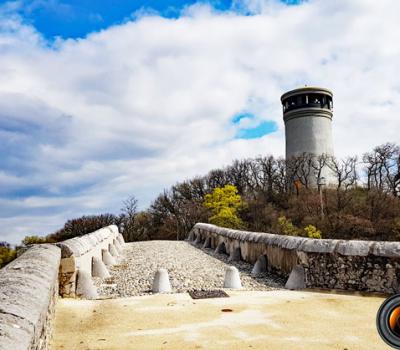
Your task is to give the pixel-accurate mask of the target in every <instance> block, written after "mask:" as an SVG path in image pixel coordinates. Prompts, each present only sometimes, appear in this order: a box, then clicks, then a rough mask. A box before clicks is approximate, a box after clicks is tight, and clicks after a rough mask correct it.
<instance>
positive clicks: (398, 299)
mask: <svg viewBox="0 0 400 350" xmlns="http://www.w3.org/2000/svg"><path fill="white" fill-rule="evenodd" d="M376 326H377V328H378V332H379V335H380V336H381V337H382V339H383V340H384V341H385V342H386V343H387V344H388V345H390V346H391V347H392V348H394V349H399V350H400V294H396V295H393V296H391V297H390V298H388V299H386V300H385V301H384V302H383V304H382V305H381V307H380V308H379V311H378V314H377V315H376Z"/></svg>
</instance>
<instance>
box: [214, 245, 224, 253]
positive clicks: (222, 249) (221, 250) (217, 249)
mask: <svg viewBox="0 0 400 350" xmlns="http://www.w3.org/2000/svg"><path fill="white" fill-rule="evenodd" d="M214 253H215V254H226V247H225V243H224V242H221V243H220V244H218V245H217V248H215V251H214Z"/></svg>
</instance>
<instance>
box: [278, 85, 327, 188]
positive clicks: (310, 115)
mask: <svg viewBox="0 0 400 350" xmlns="http://www.w3.org/2000/svg"><path fill="white" fill-rule="evenodd" d="M332 97H333V94H332V92H331V91H330V90H328V89H325V88H320V87H303V88H299V89H295V90H291V91H288V92H286V93H285V94H283V95H282V97H281V101H282V106H283V120H284V122H285V135H286V159H290V158H292V157H296V156H300V155H302V154H311V155H313V156H316V157H318V156H320V155H323V154H324V155H327V156H333V154H334V152H333V142H332V116H333V113H332V110H333V100H332ZM322 175H323V176H324V177H325V179H326V181H327V182H328V183H332V182H333V178H332V172H331V171H330V170H329V169H328V167H327V166H326V167H325V168H324V170H323V174H322ZM312 182H314V181H312Z"/></svg>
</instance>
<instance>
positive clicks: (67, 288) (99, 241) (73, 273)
mask: <svg viewBox="0 0 400 350" xmlns="http://www.w3.org/2000/svg"><path fill="white" fill-rule="evenodd" d="M118 236H119V232H118V227H117V226H115V225H111V226H107V227H104V228H101V229H100V230H97V231H95V232H92V233H89V234H86V235H83V236H80V237H75V238H71V239H68V240H66V241H63V242H60V243H57V246H58V247H59V248H60V249H61V264H60V273H59V279H60V295H61V296H63V297H75V296H76V288H77V277H78V271H80V272H81V273H82V272H83V273H87V274H88V275H89V276H91V275H92V263H93V258H99V259H100V260H102V250H104V249H105V250H107V251H108V250H109V247H110V245H113V244H114V241H115V240H116V239H117V238H118Z"/></svg>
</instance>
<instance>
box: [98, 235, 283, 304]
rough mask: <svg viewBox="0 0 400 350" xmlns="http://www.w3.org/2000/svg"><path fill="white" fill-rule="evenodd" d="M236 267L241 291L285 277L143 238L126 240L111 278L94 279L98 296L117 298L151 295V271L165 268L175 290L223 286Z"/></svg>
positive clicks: (277, 284) (274, 284)
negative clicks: (228, 270)
mask: <svg viewBox="0 0 400 350" xmlns="http://www.w3.org/2000/svg"><path fill="white" fill-rule="evenodd" d="M229 265H230V266H232V265H233V266H236V267H237V268H238V270H239V272H240V277H241V281H242V285H243V290H252V291H253V290H257V291H262V290H264V291H265V290H274V289H281V288H283V286H284V283H285V280H284V279H283V278H281V277H279V276H276V275H274V274H270V273H265V274H261V275H259V276H257V277H252V276H251V275H250V272H251V269H252V267H253V266H252V265H250V264H248V263H246V262H244V261H232V262H228V256H227V255H226V254H214V250H213V249H204V248H198V247H195V246H193V245H191V244H190V243H188V242H185V241H145V242H135V243H126V244H125V246H124V250H123V252H122V254H121V256H120V257H119V258H118V263H117V264H116V265H115V266H113V267H111V268H110V273H111V277H109V278H105V279H99V278H95V279H94V282H95V285H96V287H97V289H98V292H99V295H100V297H103V298H104V297H108V298H118V297H127V296H136V295H148V294H151V286H152V283H153V278H154V274H155V273H156V271H157V270H158V269H159V268H165V269H167V270H168V272H169V277H170V281H171V285H172V289H173V292H174V293H183V292H187V291H191V290H215V289H222V287H223V283H224V276H225V270H226V268H227V267H228V266H229Z"/></svg>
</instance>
